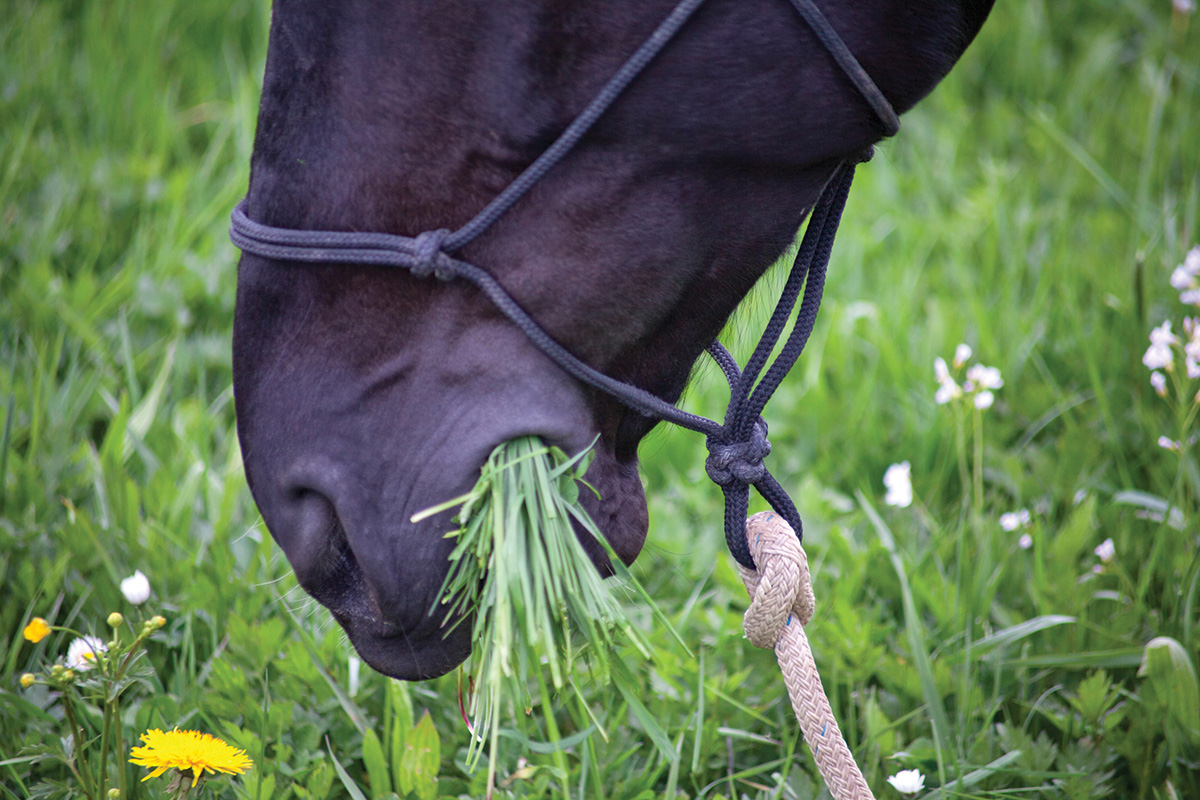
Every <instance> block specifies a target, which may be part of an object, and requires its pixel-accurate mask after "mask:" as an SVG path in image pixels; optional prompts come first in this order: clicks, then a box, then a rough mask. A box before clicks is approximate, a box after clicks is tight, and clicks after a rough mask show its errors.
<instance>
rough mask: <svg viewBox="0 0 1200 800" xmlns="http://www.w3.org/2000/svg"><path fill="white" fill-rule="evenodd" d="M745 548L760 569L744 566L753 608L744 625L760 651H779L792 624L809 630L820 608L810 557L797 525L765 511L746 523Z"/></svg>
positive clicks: (743, 569)
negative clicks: (818, 606) (805, 551)
mask: <svg viewBox="0 0 1200 800" xmlns="http://www.w3.org/2000/svg"><path fill="white" fill-rule="evenodd" d="M746 543H747V544H748V545H749V546H750V553H751V555H753V556H754V563H755V564H757V565H758V569H756V570H751V569H746V568H745V567H742V566H740V565H739V567H738V569H739V571H740V572H741V573H742V580H743V581H744V582H745V584H746V591H748V592H749V593H750V607H749V608H748V609H746V616H745V617H744V618H743V620H742V629H743V630H744V631H745V632H746V638H747V639H749V640H750V643H751V644H753V645H754V646H755V647H774V646H775V644H776V643H777V642H778V641H779V638H780V637H781V636H782V635H783V631H784V629H785V628H786V627H787V626H789V625H796V624H798V625H807V624H808V621H809V620H811V619H812V615H813V611H814V610H815V608H816V598H815V597H814V596H813V589H812V578H811V577H810V576H809V572H808V556H807V555H805V553H804V548H803V547H801V546H800V540H799V539H798V538H796V534H795V532H794V531H793V530H792V526H790V525H788V523H787V521H786V520H784V518H783V517H781V516H779V515H778V514H774V513H772V512H770V511H763V512H761V513H759V514H755V515H754V516H752V517H751V518H750V519H748V520H746Z"/></svg>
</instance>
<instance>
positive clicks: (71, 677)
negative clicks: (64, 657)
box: [62, 669, 75, 681]
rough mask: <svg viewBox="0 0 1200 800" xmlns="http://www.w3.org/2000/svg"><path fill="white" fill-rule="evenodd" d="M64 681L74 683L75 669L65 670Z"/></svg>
mask: <svg viewBox="0 0 1200 800" xmlns="http://www.w3.org/2000/svg"><path fill="white" fill-rule="evenodd" d="M62 679H63V680H64V681H73V680H75V670H73V669H67V670H63V673H62Z"/></svg>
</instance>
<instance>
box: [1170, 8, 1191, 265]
mask: <svg viewBox="0 0 1200 800" xmlns="http://www.w3.org/2000/svg"><path fill="white" fill-rule="evenodd" d="M1171 7H1172V8H1174V9H1175V11H1176V13H1179V14H1191V13H1192V12H1193V11H1195V10H1196V0H1171ZM1193 249H1195V248H1193Z"/></svg>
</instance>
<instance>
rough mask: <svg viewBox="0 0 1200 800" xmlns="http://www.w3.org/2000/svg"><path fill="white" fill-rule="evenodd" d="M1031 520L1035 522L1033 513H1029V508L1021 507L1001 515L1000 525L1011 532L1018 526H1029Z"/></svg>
mask: <svg viewBox="0 0 1200 800" xmlns="http://www.w3.org/2000/svg"><path fill="white" fill-rule="evenodd" d="M1031 522H1033V515H1032V514H1030V513H1029V509H1028V508H1020V509H1017V510H1016V511H1009V512H1008V513H1006V514H1001V515H1000V527H1001V528H1003V529H1004V530H1006V531H1009V532H1012V531H1015V530H1016V529H1017V528H1028V527H1029V524H1030V523H1031Z"/></svg>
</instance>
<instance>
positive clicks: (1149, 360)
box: [1142, 344, 1175, 372]
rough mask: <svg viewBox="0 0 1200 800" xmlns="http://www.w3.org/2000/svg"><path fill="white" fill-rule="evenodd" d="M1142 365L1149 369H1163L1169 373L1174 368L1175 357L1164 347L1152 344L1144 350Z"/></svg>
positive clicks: (1169, 349) (1168, 348)
mask: <svg viewBox="0 0 1200 800" xmlns="http://www.w3.org/2000/svg"><path fill="white" fill-rule="evenodd" d="M1142 363H1143V364H1145V365H1146V367H1147V368H1149V369H1165V370H1166V371H1167V372H1171V371H1172V370H1173V369H1174V368H1175V355H1174V353H1172V352H1171V348H1170V347H1168V346H1166V345H1161V344H1152V345H1150V346H1149V347H1148V348H1146V354H1145V355H1143V356H1142Z"/></svg>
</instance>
